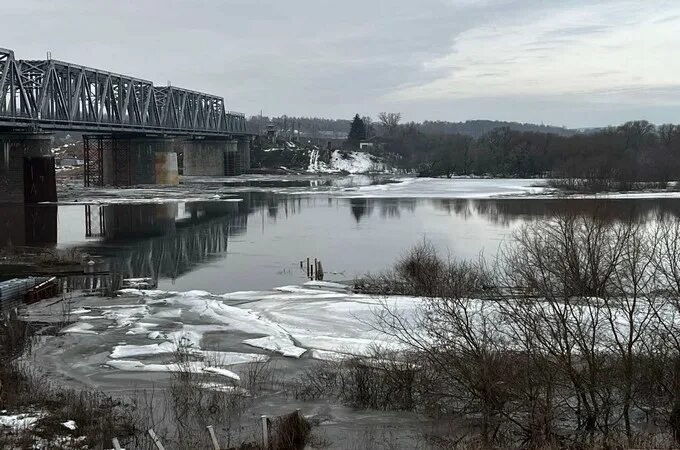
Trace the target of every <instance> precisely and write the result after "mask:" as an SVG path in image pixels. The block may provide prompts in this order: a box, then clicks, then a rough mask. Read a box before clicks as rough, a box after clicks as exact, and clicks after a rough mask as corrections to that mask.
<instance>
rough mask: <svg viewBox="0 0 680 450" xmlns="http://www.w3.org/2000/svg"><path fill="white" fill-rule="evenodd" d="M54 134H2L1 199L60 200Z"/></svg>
mask: <svg viewBox="0 0 680 450" xmlns="http://www.w3.org/2000/svg"><path fill="white" fill-rule="evenodd" d="M51 148H52V135H51V134H48V133H12V134H9V133H8V134H0V203H40V202H56V201H57V183H56V178H55V171H54V156H53V155H52V152H51V151H50V149H51Z"/></svg>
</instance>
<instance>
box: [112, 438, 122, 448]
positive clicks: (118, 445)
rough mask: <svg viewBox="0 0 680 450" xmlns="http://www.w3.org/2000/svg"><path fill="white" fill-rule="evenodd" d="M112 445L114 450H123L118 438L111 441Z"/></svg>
mask: <svg viewBox="0 0 680 450" xmlns="http://www.w3.org/2000/svg"><path fill="white" fill-rule="evenodd" d="M111 443H112V444H113V449H114V450H122V448H121V446H120V442H118V438H113V439H111Z"/></svg>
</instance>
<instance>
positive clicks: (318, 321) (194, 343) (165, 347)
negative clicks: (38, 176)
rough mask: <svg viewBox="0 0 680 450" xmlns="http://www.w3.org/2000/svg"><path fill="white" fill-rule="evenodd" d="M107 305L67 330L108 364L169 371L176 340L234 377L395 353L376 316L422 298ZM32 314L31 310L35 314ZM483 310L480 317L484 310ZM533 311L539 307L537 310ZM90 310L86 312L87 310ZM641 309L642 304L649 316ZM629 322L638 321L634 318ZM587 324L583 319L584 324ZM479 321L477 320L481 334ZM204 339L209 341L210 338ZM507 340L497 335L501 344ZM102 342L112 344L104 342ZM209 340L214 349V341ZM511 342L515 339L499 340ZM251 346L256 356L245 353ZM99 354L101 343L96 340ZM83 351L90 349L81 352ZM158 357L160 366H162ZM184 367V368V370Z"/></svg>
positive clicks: (329, 288)
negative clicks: (258, 365)
mask: <svg viewBox="0 0 680 450" xmlns="http://www.w3.org/2000/svg"><path fill="white" fill-rule="evenodd" d="M120 292H121V296H120V297H119V299H118V300H117V301H118V302H119V304H116V305H111V304H108V302H110V301H111V299H104V298H93V297H82V298H79V300H78V301H79V302H80V303H79V304H77V305H76V306H77V307H78V310H77V311H78V312H79V313H81V314H76V315H75V316H76V317H77V321H76V322H75V323H74V324H72V325H71V326H69V327H68V328H66V329H65V330H63V332H64V333H67V335H68V336H69V338H71V337H73V336H74V335H77V334H79V333H80V334H82V335H83V336H82V346H83V348H85V349H89V350H87V351H91V349H92V345H91V344H89V343H88V342H89V339H93V338H92V337H91V336H90V335H91V334H93V333H96V334H97V340H98V342H99V343H100V344H102V345H109V347H110V349H109V351H108V358H107V359H106V362H105V364H106V366H108V367H110V368H112V369H116V370H122V371H129V372H173V371H177V370H179V369H180V367H179V366H178V365H177V363H176V362H175V361H174V360H173V352H175V351H177V349H178V348H179V346H181V347H182V348H183V349H188V351H189V352H191V354H192V356H194V358H193V359H194V361H193V362H192V363H191V364H190V366H189V370H190V371H192V372H195V373H206V374H210V375H215V376H217V377H220V378H222V379H224V378H227V379H229V380H230V381H232V382H233V381H238V380H239V375H238V372H239V370H238V366H239V365H242V364H247V363H251V362H260V361H267V360H268V359H269V358H270V357H271V356H272V355H277V354H278V355H282V356H283V357H287V358H301V357H304V358H313V359H320V360H337V359H342V358H345V357H348V356H352V355H356V356H363V355H369V354H370V353H371V351H372V350H373V348H374V347H375V346H379V347H383V348H392V349H398V348H400V345H398V344H397V343H396V342H395V341H394V340H393V338H391V337H390V336H388V335H386V334H383V333H381V332H379V331H377V330H376V329H375V326H374V325H375V312H376V311H377V310H379V309H381V308H384V307H385V306H386V305H387V306H389V307H390V308H392V309H396V310H398V311H399V313H400V314H401V315H402V316H403V318H404V319H406V321H408V322H411V323H413V319H414V318H415V317H416V315H417V314H418V311H419V310H420V309H421V307H422V306H424V302H425V301H426V300H424V299H422V298H418V297H406V296H389V297H376V296H370V295H364V294H356V293H352V292H350V291H349V289H348V287H347V286H345V285H342V284H336V283H329V282H308V283H306V284H304V285H303V286H284V287H281V288H277V289H274V290H271V291H242V292H233V293H228V294H223V295H216V294H211V293H209V292H205V291H188V292H169V291H161V290H150V291H142V290H137V289H124V290H122V291H120ZM465 303H466V307H467V308H469V313H470V315H471V317H473V318H476V319H473V321H477V320H480V319H479V318H480V317H482V316H484V317H486V318H487V319H488V318H491V319H492V320H491V321H490V322H491V323H493V324H495V328H494V330H495V331H494V332H498V333H499V336H500V337H501V338H502V337H503V336H505V338H507V337H508V336H511V335H512V333H510V332H509V331H510V329H509V328H507V327H509V326H510V325H508V322H507V320H504V318H503V317H502V315H501V312H500V310H499V309H498V304H497V303H495V302H487V301H485V300H478V299H470V300H466V301H465ZM598 304H599V303H598V299H592V302H591V305H590V308H591V309H590V310H588V311H586V308H587V307H586V306H583V305H579V306H575V308H576V309H577V310H580V309H583V311H582V312H579V311H577V310H575V315H576V316H578V317H581V316H582V317H592V316H593V314H596V315H598V316H599V315H604V314H611V311H609V310H606V309H604V308H598ZM533 308H537V309H538V310H541V309H544V308H545V309H544V311H543V314H546V316H545V317H550V314H551V312H550V309H549V305H548V304H547V303H546V304H544V303H542V302H538V303H534V304H533ZM31 310H33V311H31ZM482 311H484V314H481V313H482ZM534 312H536V310H535V311H534ZM41 313H42V314H47V313H49V311H47V310H42V311H41V310H40V306H39V304H34V305H31V306H30V307H29V315H32V314H41ZM86 313H89V314H86ZM646 313H647V311H646V310H645V309H644V308H641V309H639V310H638V312H637V314H638V315H640V317H642V318H643V317H645V314H646ZM658 313H660V314H663V315H664V316H667V317H668V320H677V319H676V318H675V316H674V315H673V311H670V310H669V311H666V310H663V311H659V312H658ZM606 318H607V317H604V316H603V317H602V318H600V319H601V320H598V321H597V322H596V323H599V324H600V325H598V330H597V332H598V333H601V334H602V336H603V338H604V341H603V342H606V341H607V340H608V339H610V338H612V337H613V336H614V333H616V334H617V335H620V336H625V335H627V333H628V326H629V324H628V322H627V321H626V320H624V319H625V317H624V313H623V310H621V311H620V314H619V313H615V315H614V316H611V317H609V319H612V320H613V322H612V323H615V324H616V326H615V327H612V326H610V325H607V320H605V319H606ZM635 320H642V319H640V318H638V317H637V316H636V318H635ZM582 325H584V326H588V323H587V322H586V323H584V324H582ZM482 328H483V326H482V325H481V322H480V323H479V329H480V332H481V331H482ZM208 336H210V339H208ZM216 336H217V337H218V338H217V339H218V340H219V339H220V338H224V340H225V341H229V342H230V344H229V347H237V348H230V350H233V351H213V350H210V348H214V343H215V340H216ZM504 340H506V339H501V341H504ZM106 342H108V344H105V343H106ZM210 342H212V343H213V345H210ZM504 345H507V346H508V347H509V348H511V347H513V346H514V345H516V343H514V342H510V341H508V342H505V344H504ZM244 347H246V348H252V349H253V351H259V353H251V352H247V353H246V352H244V351H243V348H244ZM96 348H97V352H101V348H102V347H101V346H97V347H96ZM81 356H85V357H86V355H81ZM159 361H160V362H159ZM183 368H184V369H185V370H186V366H184V367H183Z"/></svg>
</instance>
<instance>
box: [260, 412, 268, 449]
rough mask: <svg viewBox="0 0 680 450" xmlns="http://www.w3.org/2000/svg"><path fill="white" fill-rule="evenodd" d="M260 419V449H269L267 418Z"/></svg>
mask: <svg viewBox="0 0 680 450" xmlns="http://www.w3.org/2000/svg"><path fill="white" fill-rule="evenodd" d="M261 419H262V448H266V449H268V448H269V418H268V417H267V416H261Z"/></svg>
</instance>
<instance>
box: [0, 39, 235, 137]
mask: <svg viewBox="0 0 680 450" xmlns="http://www.w3.org/2000/svg"><path fill="white" fill-rule="evenodd" d="M0 128H29V129H41V130H48V131H51V130H71V131H84V132H94V133H131V134H164V135H170V136H216V137H219V136H232V135H245V134H248V132H247V130H246V120H245V116H244V115H243V114H241V113H235V112H230V111H227V110H226V109H225V106H224V99H223V98H222V97H216V96H214V95H209V94H204V93H201V92H196V91H190V90H188V89H180V88H176V87H174V86H163V87H158V86H154V85H153V83H152V82H151V81H147V80H142V79H138V78H133V77H130V76H127V75H120V74H115V73H110V72H106V71H102V70H97V69H91V68H88V67H83V66H79V65H76V64H71V63H66V62H62V61H56V60H52V59H47V60H17V59H15V58H14V52H13V51H11V50H6V49H2V48H0Z"/></svg>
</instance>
